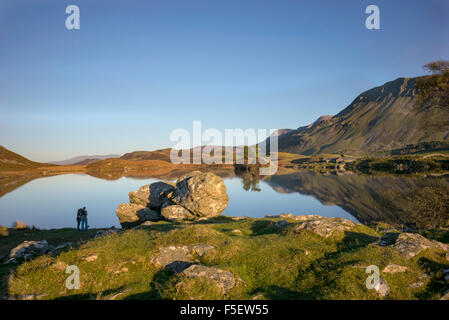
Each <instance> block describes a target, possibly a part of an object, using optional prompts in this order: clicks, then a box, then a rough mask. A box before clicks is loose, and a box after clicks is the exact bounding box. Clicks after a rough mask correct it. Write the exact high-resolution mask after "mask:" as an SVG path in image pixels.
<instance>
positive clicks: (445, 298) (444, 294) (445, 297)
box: [440, 290, 449, 300]
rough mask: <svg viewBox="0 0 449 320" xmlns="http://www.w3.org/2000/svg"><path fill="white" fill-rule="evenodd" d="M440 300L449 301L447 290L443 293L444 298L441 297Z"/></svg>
mask: <svg viewBox="0 0 449 320" xmlns="http://www.w3.org/2000/svg"><path fill="white" fill-rule="evenodd" d="M440 300H449V290H446V291H445V292H444V293H443V296H442V297H441V299H440Z"/></svg>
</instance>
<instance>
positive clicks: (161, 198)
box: [128, 181, 175, 210]
mask: <svg viewBox="0 0 449 320" xmlns="http://www.w3.org/2000/svg"><path fill="white" fill-rule="evenodd" d="M174 189H175V184H174V183H172V182H162V181H160V182H155V183H152V184H147V185H144V186H142V187H140V188H139V189H138V190H136V191H131V192H130V193H129V194H128V196H129V202H130V203H134V204H138V205H141V206H144V207H149V208H150V209H155V210H159V209H160V208H161V207H162V205H163V204H164V203H165V202H166V201H167V195H168V194H169V193H170V192H172V191H173V190H174Z"/></svg>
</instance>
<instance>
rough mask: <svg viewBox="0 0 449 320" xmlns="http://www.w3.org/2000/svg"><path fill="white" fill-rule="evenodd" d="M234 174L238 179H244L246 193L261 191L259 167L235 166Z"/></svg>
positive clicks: (243, 184)
mask: <svg viewBox="0 0 449 320" xmlns="http://www.w3.org/2000/svg"><path fill="white" fill-rule="evenodd" d="M234 173H235V175H236V176H237V177H239V178H241V179H242V186H243V189H244V190H245V191H257V192H259V191H260V187H259V181H260V172H259V167H257V166H251V165H244V164H236V165H234Z"/></svg>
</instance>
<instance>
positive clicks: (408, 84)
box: [278, 78, 449, 155]
mask: <svg viewBox="0 0 449 320" xmlns="http://www.w3.org/2000/svg"><path fill="white" fill-rule="evenodd" d="M416 79H417V78H398V79H396V80H394V81H390V82H387V83H385V84H384V85H382V86H379V87H376V88H373V89H371V90H368V91H365V92H363V93H362V94H360V95H359V96H358V97H357V98H356V99H355V100H354V101H353V102H352V103H351V104H350V105H349V106H348V107H346V108H345V109H344V110H342V111H341V112H340V113H338V114H337V115H335V116H322V117H320V118H319V119H318V120H316V121H315V122H314V123H312V124H310V125H308V126H304V127H299V128H297V129H295V130H285V129H283V131H281V132H282V134H280V135H279V140H278V148H279V151H282V152H290V153H296V154H304V155H314V154H317V153H339V152H344V153H348V154H354V155H360V154H365V153H372V152H376V151H384V150H392V149H398V148H403V147H405V146H406V145H410V144H417V143H421V142H430V141H449V117H448V115H447V111H446V112H445V111H444V110H442V109H439V108H435V107H432V108H427V109H426V108H418V107H417V106H416V105H415V102H416V89H415V81H416Z"/></svg>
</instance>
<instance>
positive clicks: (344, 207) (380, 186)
mask: <svg viewBox="0 0 449 320" xmlns="http://www.w3.org/2000/svg"><path fill="white" fill-rule="evenodd" d="M214 172H215V173H217V174H218V175H220V176H222V177H224V178H225V183H226V185H227V187H228V193H229V196H230V199H231V200H230V204H229V207H228V208H227V209H226V211H225V212H224V214H227V215H240V216H244V215H248V216H254V217H259V216H264V215H265V214H278V213H285V212H291V213H294V214H310V213H314V214H319V215H324V216H340V217H346V218H351V216H352V217H353V218H352V220H356V221H360V222H361V223H366V224H369V223H372V222H386V223H388V224H391V225H394V226H401V227H402V226H407V227H412V228H416V229H424V228H435V227H449V176H419V177H418V176H415V177H399V176H389V175H381V176H369V175H358V174H349V173H348V174H344V175H331V174H327V175H326V174H320V173H315V172H309V171H295V172H292V173H289V174H282V175H274V176H260V175H259V174H258V170H253V169H244V168H229V169H221V170H216V171H214ZM123 175H124V174H123V173H121V174H117V173H110V174H107V173H103V174H101V175H97V176H96V177H95V178H94V177H92V176H88V175H85V174H81V175H75V174H69V175H64V176H58V177H47V178H45V179H37V180H34V181H31V180H33V179H35V178H36V177H30V176H24V177H19V178H16V179H14V178H3V179H1V178H0V224H10V223H11V221H13V220H15V219H24V220H26V219H27V218H28V219H30V220H33V221H42V219H44V218H43V217H46V218H45V219H47V220H48V221H52V222H53V221H57V223H48V222H46V223H44V225H45V226H46V227H50V226H51V227H61V226H68V225H67V223H68V222H67V221H71V219H72V217H71V216H70V218H67V217H65V215H70V214H71V213H72V211H73V210H72V209H73V208H72V206H74V207H77V206H79V205H81V203H79V202H80V201H81V202H83V201H84V199H86V200H85V201H89V202H90V204H91V206H93V208H95V209H96V210H97V211H98V212H99V213H98V214H99V216H98V217H99V219H98V222H97V223H96V225H97V226H109V225H114V224H115V225H118V224H117V222H116V217H115V214H114V210H115V208H116V207H117V205H118V203H120V202H126V201H127V193H128V191H131V190H134V189H137V188H138V187H139V186H140V185H143V184H146V183H149V182H153V181H157V180H161V179H168V180H173V179H176V177H177V176H179V175H180V173H179V172H171V173H170V174H169V175H167V176H148V175H143V174H141V173H136V174H128V176H127V177H126V178H124V177H123ZM30 181H31V182H30ZM102 181H103V182H102ZM62 190H65V191H64V192H62ZM239 190H240V191H239ZM85 201H84V202H85ZM60 213H61V214H62V215H63V216H64V217H63V218H61V216H60ZM20 215H25V218H23V217H21V216H20ZM54 215H57V216H56V217H53V216H54ZM100 218H101V219H100ZM68 219H69V220H68ZM33 221H29V223H32V222H33ZM69 223H71V222H69ZM36 225H39V223H36Z"/></svg>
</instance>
